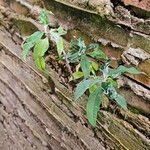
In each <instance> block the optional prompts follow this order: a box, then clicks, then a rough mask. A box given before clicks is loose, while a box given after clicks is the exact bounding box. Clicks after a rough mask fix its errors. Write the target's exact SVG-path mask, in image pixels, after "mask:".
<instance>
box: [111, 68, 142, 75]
mask: <svg viewBox="0 0 150 150" xmlns="http://www.w3.org/2000/svg"><path fill="white" fill-rule="evenodd" d="M123 73H130V74H140V73H141V72H140V71H138V70H137V69H136V68H134V67H130V68H127V67H124V66H119V67H118V68H117V69H113V70H110V71H109V74H108V75H109V76H110V77H112V78H117V77H118V76H120V75H122V74H123Z"/></svg>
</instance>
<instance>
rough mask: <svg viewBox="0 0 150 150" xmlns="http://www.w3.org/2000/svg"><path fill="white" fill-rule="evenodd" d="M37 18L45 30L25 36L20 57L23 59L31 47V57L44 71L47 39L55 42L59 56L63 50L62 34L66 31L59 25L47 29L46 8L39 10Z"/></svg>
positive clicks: (48, 44) (47, 46) (47, 45)
mask: <svg viewBox="0 0 150 150" xmlns="http://www.w3.org/2000/svg"><path fill="white" fill-rule="evenodd" d="M38 19H39V22H40V23H41V24H43V25H44V28H45V32H40V31H37V32H35V33H33V34H32V35H30V36H29V37H27V38H26V40H25V41H24V42H23V44H22V49H23V52H22V57H23V59H24V60H25V59H26V57H27V56H28V54H29V51H30V50H31V49H33V59H34V62H35V65H36V67H37V68H38V69H39V70H41V71H45V59H44V56H45V53H46V52H47V50H48V48H49V46H50V43H49V40H50V39H51V40H52V41H53V42H55V43H56V49H57V52H58V56H59V57H60V56H61V54H62V52H63V51H64V41H63V38H62V35H64V34H66V31H64V29H63V28H62V27H61V26H60V27H59V28H56V29H50V30H48V24H49V20H48V12H47V11H46V10H42V11H41V13H40V15H39V18H38ZM47 30H48V31H47ZM49 37H50V39H49Z"/></svg>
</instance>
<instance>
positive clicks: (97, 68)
mask: <svg viewBox="0 0 150 150" xmlns="http://www.w3.org/2000/svg"><path fill="white" fill-rule="evenodd" d="M39 22H40V23H41V24H42V25H43V26H44V29H45V30H44V32H41V31H37V32H35V33H33V34H32V35H31V36H29V37H28V38H27V39H26V40H25V41H24V42H23V44H22V48H23V52H22V57H23V59H26V57H27V56H28V54H29V51H30V50H31V49H33V59H34V62H35V65H36V66H37V68H38V69H39V70H41V71H44V72H47V71H46V68H45V60H44V56H45V53H46V52H47V50H48V49H49V46H50V43H49V41H50V40H51V41H53V42H54V43H55V44H56V50H57V53H58V57H59V58H63V59H64V60H65V61H66V64H67V66H68V71H70V73H71V78H70V81H71V80H77V79H79V80H81V81H80V83H78V84H77V86H76V89H75V94H74V95H75V100H78V99H79V98H80V97H81V96H82V95H83V94H84V93H85V92H86V91H89V92H88V93H89V96H88V101H87V106H86V114H87V118H88V121H89V123H90V124H91V125H92V126H93V127H95V126H96V120H97V113H98V111H99V107H100V105H101V102H102V97H103V95H105V96H107V97H108V99H109V100H110V101H114V102H116V103H117V104H118V106H120V107H121V108H123V109H125V110H126V109H127V103H126V100H125V99H124V97H123V96H121V95H120V94H118V92H117V88H118V87H117V82H116V79H117V78H118V77H119V76H121V75H122V74H124V73H130V74H139V73H140V72H139V71H138V70H137V69H136V68H134V67H131V68H127V67H124V66H119V67H118V68H115V69H110V67H109V65H110V60H109V58H108V57H107V56H106V55H105V53H104V52H103V51H102V50H101V48H100V47H99V45H98V44H89V45H87V46H86V45H85V43H84V40H83V39H82V38H79V39H77V40H72V41H71V43H70V51H69V52H68V53H67V54H66V53H65V51H64V41H63V37H62V35H64V34H66V31H64V29H63V28H62V27H59V28H55V29H49V28H48V26H49V20H48V13H47V11H46V10H42V12H41V14H40V16H39ZM100 61H102V62H103V65H100V63H99V62H100ZM71 63H73V64H76V71H75V72H74V73H72V70H71V68H70V64H71Z"/></svg>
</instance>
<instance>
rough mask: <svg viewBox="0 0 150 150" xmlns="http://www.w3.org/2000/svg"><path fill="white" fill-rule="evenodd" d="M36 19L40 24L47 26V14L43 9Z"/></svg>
mask: <svg viewBox="0 0 150 150" xmlns="http://www.w3.org/2000/svg"><path fill="white" fill-rule="evenodd" d="M38 19H39V22H40V23H41V24H43V25H47V24H48V12H47V11H46V10H45V9H43V10H42V11H41V13H40V15H39V18H38Z"/></svg>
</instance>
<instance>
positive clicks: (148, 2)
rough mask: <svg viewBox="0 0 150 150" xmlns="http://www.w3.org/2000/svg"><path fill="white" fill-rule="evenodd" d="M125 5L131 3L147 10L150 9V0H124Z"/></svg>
mask: <svg viewBox="0 0 150 150" xmlns="http://www.w3.org/2000/svg"><path fill="white" fill-rule="evenodd" d="M122 1H123V2H124V4H125V5H131V6H135V7H138V8H140V9H144V10H146V11H150V0H122Z"/></svg>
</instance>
